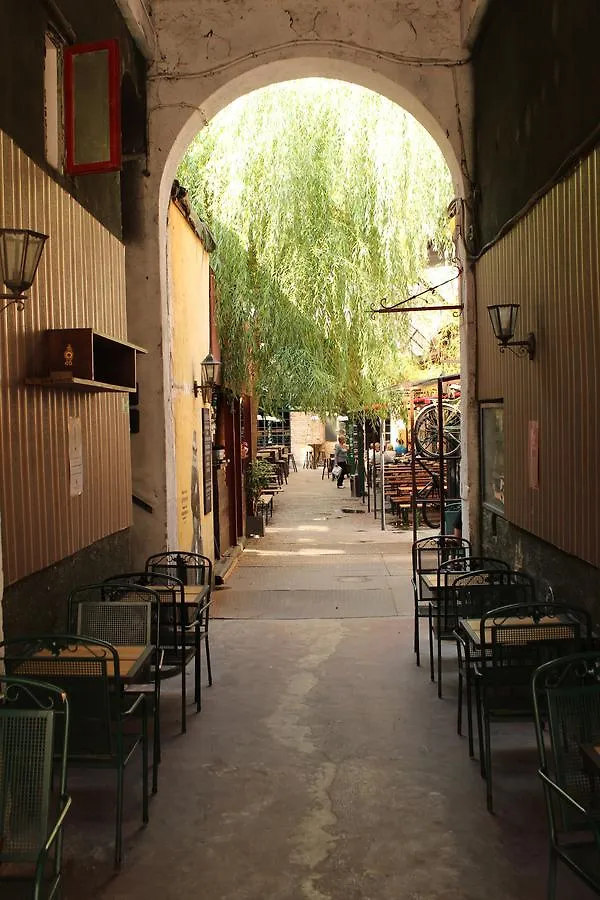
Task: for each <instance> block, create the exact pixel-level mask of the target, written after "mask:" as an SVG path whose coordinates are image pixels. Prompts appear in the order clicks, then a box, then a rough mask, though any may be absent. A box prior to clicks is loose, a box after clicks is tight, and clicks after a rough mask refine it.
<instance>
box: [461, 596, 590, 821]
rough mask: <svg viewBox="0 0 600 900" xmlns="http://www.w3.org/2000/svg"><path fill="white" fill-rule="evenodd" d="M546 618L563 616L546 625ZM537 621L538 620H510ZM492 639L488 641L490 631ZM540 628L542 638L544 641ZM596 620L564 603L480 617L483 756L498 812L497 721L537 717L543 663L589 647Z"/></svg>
mask: <svg viewBox="0 0 600 900" xmlns="http://www.w3.org/2000/svg"><path fill="white" fill-rule="evenodd" d="M546 616H550V617H557V618H560V620H561V621H559V622H555V623H544V624H541V623H540V620H541V619H543V618H544V617H546ZM529 618H531V619H533V624H531V623H529V622H523V623H522V624H516V623H514V622H510V621H508V620H511V619H512V620H514V619H529ZM488 628H489V629H490V631H491V640H490V641H488V640H486V630H487V629H488ZM540 628H542V629H543V638H542V639H540V637H539V635H540ZM591 634H592V621H591V617H590V614H589V613H588V612H587V610H584V609H580V608H579V607H576V606H571V605H567V604H562V603H553V604H551V603H529V604H524V605H523V604H516V605H514V606H504V607H502V608H500V609H493V610H489V611H488V612H487V613H485V615H483V616H482V617H481V621H480V656H479V659H478V661H477V663H476V664H475V668H474V672H475V688H476V704H477V721H478V726H479V759H480V764H481V774H482V775H483V776H484V778H485V781H486V800H487V808H488V811H489V812H493V794H492V752H491V727H490V725H491V722H492V721H515V720H520V721H523V720H525V721H527V720H530V721H533V720H534V719H535V710H534V704H533V696H532V693H531V682H532V679H533V674H534V672H535V670H536V669H537V668H539V667H540V666H541V665H543V664H544V663H546V662H548V661H550V660H552V659H557V658H558V657H560V656H566V655H569V654H571V653H577V652H581V651H582V650H585V649H587V647H588V642H589V641H590V639H591Z"/></svg>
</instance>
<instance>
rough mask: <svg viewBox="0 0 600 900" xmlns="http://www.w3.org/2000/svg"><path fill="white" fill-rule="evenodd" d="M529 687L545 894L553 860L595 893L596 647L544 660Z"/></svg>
mask: <svg viewBox="0 0 600 900" xmlns="http://www.w3.org/2000/svg"><path fill="white" fill-rule="evenodd" d="M532 688H533V704H534V710H535V730H536V736H537V745H538V754H539V764H540V767H539V770H538V774H539V776H540V778H541V779H542V784H543V786H544V798H545V801H546V813H547V817H548V827H549V830H550V835H549V836H550V865H549V871H548V900H554V897H555V895H556V876H557V865H558V861H559V860H561V861H562V862H563V863H564V864H565V865H566V866H567V868H569V869H570V870H571V871H572V872H574V873H575V874H576V875H578V876H579V877H580V878H581V879H582V880H583V881H584V882H585V883H586V884H587V885H588V886H589V887H590V888H592V890H593V891H594V892H595V893H596V894H600V793H599V792H598V778H600V768H598V762H600V757H599V760H598V762H596V760H595V757H596V756H597V755H598V754H597V748H598V746H599V745H600V651H598V650H594V651H589V652H587V653H578V654H574V655H572V656H565V657H562V658H560V659H555V660H552V661H550V662H547V663H545V664H544V665H543V666H541V667H540V668H539V669H537V671H536V672H535V674H534V676H533V685H532ZM546 735H547V737H546ZM547 744H549V747H547Z"/></svg>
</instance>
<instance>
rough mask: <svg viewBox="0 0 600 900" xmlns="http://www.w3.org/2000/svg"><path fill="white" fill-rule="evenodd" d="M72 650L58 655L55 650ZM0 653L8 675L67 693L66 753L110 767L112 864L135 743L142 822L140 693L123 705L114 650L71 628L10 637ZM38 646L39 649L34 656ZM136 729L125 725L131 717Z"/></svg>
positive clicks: (144, 737)
mask: <svg viewBox="0 0 600 900" xmlns="http://www.w3.org/2000/svg"><path fill="white" fill-rule="evenodd" d="M65 650H67V651H70V652H72V653H73V652H76V653H77V656H71V657H61V656H60V653H61V651H65ZM0 651H2V652H0V656H1V655H3V656H4V665H5V667H6V669H7V671H8V673H9V674H10V675H17V676H19V677H22V676H27V677H32V678H43V679H44V681H46V682H48V683H49V684H53V685H56V686H57V687H58V688H60V689H61V690H62V691H63V692H64V693H66V695H67V696H68V698H69V709H70V722H71V728H70V732H69V745H68V748H67V759H68V763H69V765H74V766H80V767H82V768H103V769H114V770H115V772H116V775H117V804H116V806H117V809H116V829H115V857H114V862H115V868H119V866H120V864H121V861H122V858H123V776H124V770H125V767H126V766H127V764H128V763H129V761H130V760H131V758H132V757H133V755H134V753H135V751H136V749H137V748H138V747H140V749H141V752H142V819H143V822H144V824H146V823H147V822H148V718H147V711H146V698H145V696H144V695H143V694H140V695H139V696H137V697H136V698H135V699H134V702H133V703H132V704H131V705H130V706H127V705H126V702H125V697H126V695H125V694H124V693H123V691H122V683H121V678H120V669H119V656H118V654H117V651H116V649H115V647H113V646H112V645H111V644H108V643H107V642H106V641H99V640H92V639H91V638H84V637H82V636H81V635H75V634H52V635H50V634H47V635H35V636H31V637H22V638H12V639H10V640H6V641H2V642H1V643H0ZM40 652H43V653H45V654H46V655H44V656H39V655H37V654H39V653H40ZM138 715H139V716H140V720H139V721H140V727H139V730H134V729H133V728H132V729H131V730H130V729H129V727H128V728H127V730H125V725H126V723H129V722H130V721H131V722H136V721H137V719H136V718H135V717H136V716H138Z"/></svg>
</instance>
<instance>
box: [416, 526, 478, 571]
mask: <svg viewBox="0 0 600 900" xmlns="http://www.w3.org/2000/svg"><path fill="white" fill-rule="evenodd" d="M470 552H471V544H470V542H469V541H468V540H467V539H466V538H455V537H454V536H453V535H450V534H436V535H432V536H431V537H426V538H420V539H419V540H418V541H415V542H414V543H413V545H412V564H413V575H414V574H416V573H417V572H435V571H437V569H438V568H439V567H440V565H441V564H442V563H443V562H446V561H447V560H449V559H456V558H457V557H462V556H469V555H470Z"/></svg>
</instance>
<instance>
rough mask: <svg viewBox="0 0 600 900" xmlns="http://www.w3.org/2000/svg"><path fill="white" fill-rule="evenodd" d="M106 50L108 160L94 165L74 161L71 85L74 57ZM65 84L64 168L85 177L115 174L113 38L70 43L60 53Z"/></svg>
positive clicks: (117, 65) (117, 103) (117, 136)
mask: <svg viewBox="0 0 600 900" xmlns="http://www.w3.org/2000/svg"><path fill="white" fill-rule="evenodd" d="M104 50H106V51H108V117H109V157H108V159H105V160H99V161H95V162H83V163H76V162H75V114H76V110H75V95H74V89H75V83H74V72H73V61H74V57H76V56H80V55H83V54H86V53H98V52H101V51H104ZM63 64H64V84H65V143H66V165H65V169H66V172H67V173H68V174H69V175H88V174H93V173H96V172H115V171H118V170H119V169H120V168H121V58H120V52H119V42H118V40H117V39H116V38H110V39H108V40H105V41H95V42H93V43H87V44H73V45H72V46H70V47H66V48H65V50H64V62H63Z"/></svg>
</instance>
